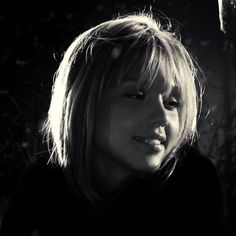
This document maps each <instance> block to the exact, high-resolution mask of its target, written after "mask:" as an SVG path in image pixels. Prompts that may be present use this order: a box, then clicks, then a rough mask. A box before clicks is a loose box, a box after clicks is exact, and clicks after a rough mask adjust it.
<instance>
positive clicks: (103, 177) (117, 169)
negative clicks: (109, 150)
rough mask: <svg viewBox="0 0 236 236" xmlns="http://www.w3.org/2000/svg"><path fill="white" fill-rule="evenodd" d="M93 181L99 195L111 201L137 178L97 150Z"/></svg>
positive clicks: (94, 159) (93, 161)
mask: <svg viewBox="0 0 236 236" xmlns="http://www.w3.org/2000/svg"><path fill="white" fill-rule="evenodd" d="M92 163H93V164H92V169H91V180H92V183H93V185H94V186H95V188H96V189H97V191H98V192H99V194H100V195H101V196H102V197H103V198H105V199H107V200H111V199H112V198H113V197H114V196H115V195H116V193H118V192H119V191H120V189H122V187H123V186H124V185H126V184H127V183H128V182H129V181H130V180H131V179H133V178H134V177H135V176H134V174H133V173H132V171H131V170H129V169H128V168H125V167H123V166H122V165H121V164H120V163H118V162H117V161H114V160H113V158H112V157H110V156H107V155H104V153H101V152H99V151H98V150H96V154H95V155H94V156H93V160H92Z"/></svg>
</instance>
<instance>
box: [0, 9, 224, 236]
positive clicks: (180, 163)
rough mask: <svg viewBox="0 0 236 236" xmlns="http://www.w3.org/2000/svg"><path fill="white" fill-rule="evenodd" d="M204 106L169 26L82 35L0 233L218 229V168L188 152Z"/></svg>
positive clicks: (129, 18)
mask: <svg viewBox="0 0 236 236" xmlns="http://www.w3.org/2000/svg"><path fill="white" fill-rule="evenodd" d="M200 106H201V86H199V81H198V79H197V66H196V65H195V63H194V61H193V60H192V58H191V56H190V54H189V53H188V52H187V50H186V49H185V47H184V46H183V45H182V43H181V41H180V39H179V38H178V35H176V33H174V32H173V31H171V28H170V22H169V21H168V24H167V25H164V24H163V25H162V24H161V23H160V22H159V21H158V19H154V17H153V16H152V14H151V13H150V14H144V13H133V14H129V15H125V16H120V17H118V18H116V19H113V20H110V21H106V22H104V23H101V24H99V25H97V26H95V27H93V28H91V29H89V30H87V31H85V32H84V33H82V34H81V35H79V36H78V37H77V38H76V39H75V40H74V41H73V42H72V44H71V45H70V46H69V48H68V49H67V51H66V52H65V54H64V58H63V60H62V62H61V64H60V67H59V69H58V71H57V73H56V74H55V81H54V85H53V89H52V98H51V104H50V108H49V111H48V117H47V120H46V122H45V126H44V131H45V133H46V137H47V141H48V146H49V150H50V158H49V159H48V157H46V160H45V158H43V157H39V158H37V160H36V161H33V162H32V164H30V166H29V167H27V168H26V171H25V172H24V174H23V177H22V180H21V181H20V184H19V187H18V189H17V190H16V193H15V195H14V196H13V198H12V200H11V202H10V204H9V208H8V211H7V212H6V214H5V218H4V221H3V227H2V231H3V235H13V233H14V232H18V235H30V233H32V232H33V231H34V230H36V232H37V233H39V235H52V234H53V235H54V234H55V235H60V234H61V235H74V234H76V233H77V232H81V231H83V230H87V231H90V230H91V229H92V230H97V232H103V233H104V232H106V231H108V230H109V229H110V228H111V227H112V230H113V231H119V230H121V231H123V230H131V231H132V232H133V233H134V232H140V230H145V232H146V233H147V234H149V233H148V232H149V231H150V232H152V231H153V230H157V231H159V232H162V231H163V232H166V233H168V232H172V231H173V232H178V231H179V232H181V233H184V232H186V233H188V235H191V234H192V233H191V232H192V231H195V232H196V231H199V232H206V231H207V230H208V229H209V231H214V230H215V229H216V228H217V230H218V229H219V224H221V216H222V215H221V213H222V212H221V210H222V204H221V203H222V202H221V200H222V199H221V188H220V183H219V180H218V176H217V173H216V172H215V169H214V166H213V165H212V164H211V163H210V162H209V160H208V159H205V158H204V157H202V156H201V155H199V154H196V152H195V151H194V150H193V149H190V148H189V147H188V148H186V144H190V145H191V144H192V143H193V141H194V140H195V138H196V135H197V128H196V127H197V120H198V116H199V111H200ZM188 146H189V145H188ZM184 147H185V148H184ZM169 225H170V226H169ZM189 227H190V229H189ZM191 227H192V228H191ZM189 230H190V231H189ZM4 233H5V234H4ZM73 233H74V234H73Z"/></svg>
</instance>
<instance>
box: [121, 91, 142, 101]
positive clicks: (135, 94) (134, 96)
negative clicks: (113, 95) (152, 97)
mask: <svg viewBox="0 0 236 236" xmlns="http://www.w3.org/2000/svg"><path fill="white" fill-rule="evenodd" d="M125 97H128V98H131V99H137V100H144V99H145V98H146V95H145V94H144V92H141V91H139V92H131V93H128V94H125Z"/></svg>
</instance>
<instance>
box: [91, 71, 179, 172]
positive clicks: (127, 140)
mask: <svg viewBox="0 0 236 236" xmlns="http://www.w3.org/2000/svg"><path fill="white" fill-rule="evenodd" d="M130 78H131V79H130V80H126V81H124V82H122V83H121V84H120V85H118V86H116V87H115V88H113V89H111V90H110V91H109V92H107V94H105V96H104V97H103V99H102V102H101V106H100V110H99V113H98V116H97V121H96V126H95V150H96V151H97V153H98V154H99V158H100V160H101V159H104V160H105V159H107V158H108V159H109V162H110V163H113V166H114V164H115V166H117V167H118V168H119V167H120V168H122V169H123V170H124V169H127V170H129V171H136V172H141V173H152V172H154V171H156V170H157V169H158V168H159V167H160V164H161V163H162V161H163V160H164V159H165V158H166V157H167V156H168V154H169V153H170V152H171V151H172V150H173V148H174V147H175V144H176V143H177V141H178V137H179V129H180V120H179V112H180V108H179V101H178V98H177V96H176V89H175V88H173V90H172V91H171V93H170V94H166V91H164V86H163V85H162V83H163V82H162V81H163V80H161V79H156V81H155V82H154V83H153V86H152V87H151V89H150V90H149V92H148V93H147V94H145V93H144V92H142V91H140V90H139V89H138V86H137V81H136V79H135V72H134V73H133V75H131V76H130ZM136 78H137V77H136ZM108 159H107V160H108ZM104 160H103V161H104Z"/></svg>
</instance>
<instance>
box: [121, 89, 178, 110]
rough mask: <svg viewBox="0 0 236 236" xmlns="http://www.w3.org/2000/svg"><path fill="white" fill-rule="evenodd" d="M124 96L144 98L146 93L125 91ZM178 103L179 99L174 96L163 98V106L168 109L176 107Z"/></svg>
mask: <svg viewBox="0 0 236 236" xmlns="http://www.w3.org/2000/svg"><path fill="white" fill-rule="evenodd" d="M125 97H128V98H130V99H137V100H144V99H145V98H146V95H145V93H144V92H141V91H138V92H130V93H127V94H125ZM179 104H180V103H179V101H178V100H177V99H176V98H175V97H170V98H168V99H166V100H164V106H165V108H166V109H168V110H174V109H176V108H178V107H179Z"/></svg>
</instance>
